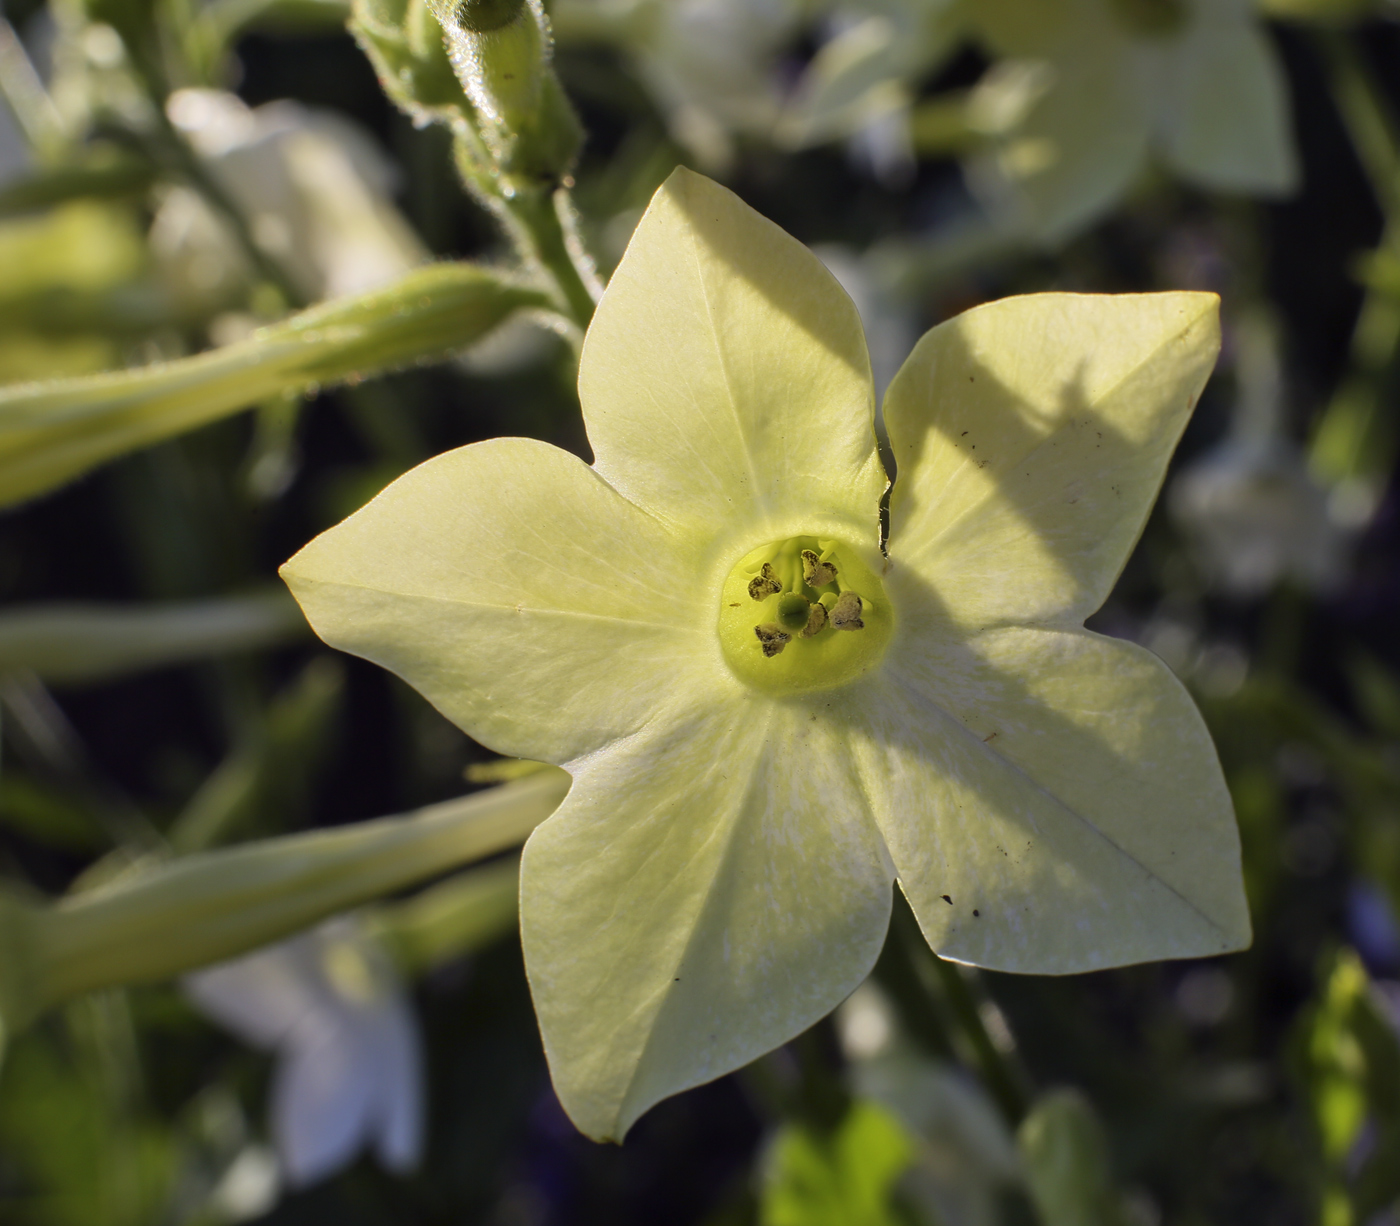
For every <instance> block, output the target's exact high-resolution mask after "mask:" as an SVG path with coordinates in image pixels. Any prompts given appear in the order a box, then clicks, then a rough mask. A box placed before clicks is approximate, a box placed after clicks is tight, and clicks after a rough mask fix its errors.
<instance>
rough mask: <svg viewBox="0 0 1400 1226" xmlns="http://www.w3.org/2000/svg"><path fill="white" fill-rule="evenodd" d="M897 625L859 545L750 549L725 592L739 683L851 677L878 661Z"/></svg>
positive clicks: (797, 542) (782, 544) (774, 685)
mask: <svg viewBox="0 0 1400 1226" xmlns="http://www.w3.org/2000/svg"><path fill="white" fill-rule="evenodd" d="M893 625H894V620H893V617H892V614H891V610H890V602H889V599H888V598H887V597H886V595H885V588H884V584H882V583H881V582H880V579H879V577H878V576H877V575H876V574H875V572H874V571H873V570H871V569H870V567H869V565H867V563H866V561H865V559H864V558H863V557H862V556H861V554H860V553H859V552H857V551H856V550H855V549H853V548H851V547H850V546H849V545H846V544H843V543H842V542H841V541H836V540H829V539H827V538H825V537H815V536H795V537H791V538H789V539H788V540H785V541H774V542H772V543H770V544H768V545H763V546H761V547H760V548H758V549H755V550H753V551H751V552H750V553H747V554H745V555H744V556H743V557H742V558H740V559H739V561H738V563H737V564H736V565H735V566H734V568H733V570H731V571H730V572H729V577H728V578H727V579H726V580H725V581H724V587H723V589H722V591H721V593H720V609H719V638H720V643H721V644H722V645H723V647H724V658H725V659H726V660H727V661H728V662H729V667H730V668H731V669H733V670H734V673H735V675H736V676H738V677H739V679H740V680H741V681H746V682H747V683H748V684H749V685H752V686H753V687H754V688H756V689H760V690H766V691H768V692H769V693H779V694H782V693H789V694H791V693H801V692H803V691H806V690H825V689H832V688H834V687H835V686H839V685H844V684H846V683H847V682H848V681H853V680H854V679H855V678H857V677H859V676H860V675H861V674H862V673H865V672H868V671H869V670H870V669H871V668H873V667H874V666H875V665H876V664H878V663H879V662H880V659H881V658H882V657H883V656H884V654H885V648H886V647H887V646H888V645H889V641H890V631H891V629H892V628H893Z"/></svg>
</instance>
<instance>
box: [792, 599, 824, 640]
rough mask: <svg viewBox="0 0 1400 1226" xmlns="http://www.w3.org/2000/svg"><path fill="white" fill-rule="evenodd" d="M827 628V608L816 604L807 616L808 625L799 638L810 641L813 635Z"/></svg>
mask: <svg viewBox="0 0 1400 1226" xmlns="http://www.w3.org/2000/svg"><path fill="white" fill-rule="evenodd" d="M825 628H826V606H825V605H823V604H814V605H813V606H812V607H811V610H810V612H808V614H807V624H806V626H804V627H803V628H802V632H801V633H800V634H799V635H798V638H804V639H809V638H811V637H812V635H814V634H817V633H818V632H819V631H821V630H823V629H825Z"/></svg>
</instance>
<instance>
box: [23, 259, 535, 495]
mask: <svg viewBox="0 0 1400 1226" xmlns="http://www.w3.org/2000/svg"><path fill="white" fill-rule="evenodd" d="M547 306H548V300H547V298H546V296H545V295H544V294H543V293H542V292H541V291H540V290H537V289H535V288H533V287H531V286H528V285H524V284H520V283H517V282H514V281H511V280H508V279H507V278H505V277H503V276H501V275H500V274H498V273H495V272H492V271H490V270H488V269H485V268H479V267H477V266H475V265H471V264H437V265H432V266H430V267H427V268H421V269H417V270H415V271H414V272H411V273H409V274H408V275H407V276H405V277H403V278H402V279H401V280H399V281H398V282H396V283H395V284H393V285H391V286H388V287H387V288H385V289H380V290H375V291H373V292H371V293H367V294H359V295H354V296H351V297H346V298H341V299H337V300H335V301H332V302H327V303H324V304H322V305H320V306H317V307H313V308H312V309H311V310H309V311H303V312H302V313H301V314H299V315H294V316H292V318H290V319H288V320H285V321H283V322H282V323H278V324H274V325H273V326H271V327H267V328H263V329H262V330H261V331H259V332H257V333H255V334H254V335H253V336H252V337H251V338H249V339H248V340H246V341H242V342H240V343H238V344H235V345H229V346H227V347H226V348H223V349H216V350H213V351H211V352H209V353H202V354H199V355H197V356H195V357H190V358H180V359H177V360H175V361H171V362H160V363H156V364H155V365H152V366H146V367H141V368H139V369H136V370H128V371H118V372H114V373H112V374H104V375H92V376H88V377H85V378H79V379H65V380H61V381H58V382H53V383H38V384H26V385H23V386H19V387H11V388H6V389H3V390H0V506H9V505H13V504H15V503H18V502H22V501H24V500H25V499H28V498H33V497H35V496H36V495H38V494H43V493H46V492H47V491H49V490H51V489H54V488H55V487H56V486H59V485H62V484H63V483H64V482H66V481H71V480H72V479H73V478H75V477H78V476H81V475H82V474H83V473H85V472H87V471H88V470H89V469H92V468H95V467H96V466H97V465H99V464H103V463H105V462H107V461H108V460H111V459H115V458H116V457H117V456H119V455H123V454H125V453H126V452H129V451H134V450H136V449H137V448H140V447H146V446H149V445H150V444H152V443H155V442H159V441H161V440H162V439H167V438H171V437H173V436H174V435H177V434H181V433H183V432H185V431H187V430H192V429H194V428H196V427H198V426H202V425H205V424H207V423H209V422H211V421H217V420H218V419H219V418H221V417H226V416H228V415H229V414H230V413H234V412H237V411H238V410H239V409H243V408H246V407H248V406H250V405H252V404H255V403H257V402H259V401H262V400H266V399H268V398H269V397H271V396H275V395H280V394H283V393H286V392H298V393H309V392H313V391H315V390H317V389H318V388H319V387H320V386H321V385H323V384H326V383H335V382H341V381H345V380H358V379H363V378H368V377H371V376H373V375H378V374H382V373H384V372H385V371H389V370H395V369H398V368H401V367H404V366H409V365H413V364H416V363H424V362H432V361H440V360H442V359H444V358H446V357H448V356H450V355H451V354H453V353H456V352H457V351H459V350H461V349H463V348H465V347H466V346H467V345H470V344H471V343H472V342H474V341H476V340H479V339H480V338H481V337H482V336H484V335H485V334H486V333H487V332H489V331H491V329H492V328H494V327H495V326H496V325H497V324H499V323H501V322H502V321H503V320H504V319H505V318H506V317H507V316H509V315H510V314H511V313H512V312H514V311H516V310H519V309H521V308H528V307H547Z"/></svg>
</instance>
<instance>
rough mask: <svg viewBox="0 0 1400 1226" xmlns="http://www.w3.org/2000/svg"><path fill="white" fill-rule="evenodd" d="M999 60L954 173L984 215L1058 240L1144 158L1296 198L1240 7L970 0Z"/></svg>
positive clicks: (1285, 146) (1273, 83) (1256, 36)
mask: <svg viewBox="0 0 1400 1226" xmlns="http://www.w3.org/2000/svg"><path fill="white" fill-rule="evenodd" d="M964 11H965V13H966V16H967V19H968V21H969V23H970V25H971V27H972V29H973V31H974V32H975V34H976V35H977V36H978V37H979V38H980V40H981V41H982V43H983V44H984V45H985V47H986V48H987V49H988V50H989V51H990V52H991V53H992V54H993V55H995V56H997V57H1000V58H999V62H997V63H996V64H994V65H993V67H992V68H991V69H990V70H989V71H988V73H987V74H986V76H985V77H984V78H983V80H982V81H981V82H980V83H979V85H978V86H977V88H976V89H975V90H974V93H973V97H972V99H971V102H970V104H969V119H970V121H971V124H972V126H973V128H974V129H976V130H978V131H980V132H981V133H982V134H983V135H984V136H985V137H987V138H988V139H989V141H990V148H989V149H988V150H987V151H986V152H985V153H983V154H981V155H979V156H976V157H974V158H972V159H970V160H969V161H968V162H967V163H966V164H965V165H966V169H967V171H968V175H969V180H970V183H971V185H972V186H973V188H974V189H975V190H976V191H977V192H978V194H979V195H981V196H982V198H983V199H984V201H986V202H987V203H988V204H989V206H990V207H991V208H992V209H993V211H994V213H997V214H999V215H1000V216H1001V217H1002V218H1004V219H1005V220H1006V221H1007V222H1008V223H1009V224H1011V225H1012V226H1013V227H1014V228H1015V229H1017V230H1019V231H1020V232H1021V233H1024V234H1026V235H1027V236H1029V237H1030V238H1032V239H1034V240H1036V241H1039V242H1042V243H1046V244H1051V245H1054V244H1058V243H1061V242H1063V241H1065V240H1066V239H1068V238H1071V237H1073V235H1074V234H1075V233H1077V232H1079V231H1081V230H1083V229H1084V228H1085V227H1086V226H1088V225H1090V224H1091V223H1093V222H1094V221H1096V220H1097V219H1098V218H1099V217H1101V216H1103V215H1104V214H1105V213H1106V212H1108V211H1109V210H1110V209H1112V208H1113V207H1114V206H1115V205H1116V204H1117V203H1118V201H1119V200H1121V199H1122V198H1123V196H1124V194H1125V193H1126V192H1127V191H1128V189H1129V188H1130V187H1131V186H1132V184H1133V182H1134V180H1135V179H1136V178H1137V177H1138V175H1139V174H1140V173H1141V171H1142V170H1143V168H1144V166H1145V165H1146V162H1147V159H1148V155H1149V153H1151V154H1152V155H1154V156H1155V157H1156V158H1158V159H1159V160H1160V161H1161V162H1162V163H1164V164H1165V165H1166V167H1167V168H1168V169H1169V170H1171V171H1172V172H1173V173H1175V174H1177V175H1179V176H1180V177H1181V178H1183V179H1185V180H1186V181H1187V182H1188V183H1192V184H1195V185H1196V186H1198V187H1203V188H1206V189H1208V190H1212V191H1222V192H1240V193H1246V194H1251V195H1279V194H1283V193H1286V192H1289V191H1291V190H1293V188H1294V186H1295V185H1296V182H1297V178H1298V167H1297V158H1296V154H1295V153H1294V149H1293V141H1292V135H1291V132H1290V130H1289V111H1288V95H1287V89H1286V86H1285V82H1284V77H1283V72H1282V69H1281V68H1280V66H1279V64H1278V62H1277V59H1276V57H1275V55H1274V51H1273V48H1272V46H1271V44H1270V42H1269V39H1268V35H1267V33H1266V31H1265V30H1264V29H1263V28H1262V26H1261V24H1260V22H1259V20H1258V17H1257V15H1256V14H1255V11H1254V6H1253V4H1252V2H1251V0H975V3H972V4H969V5H967V6H965V10H964Z"/></svg>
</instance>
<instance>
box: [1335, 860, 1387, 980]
mask: <svg viewBox="0 0 1400 1226" xmlns="http://www.w3.org/2000/svg"><path fill="white" fill-rule="evenodd" d="M1346 914H1347V932H1348V934H1349V935H1350V937H1351V943H1352V944H1353V945H1355V946H1356V952H1357V953H1359V954H1360V955H1361V960H1362V962H1364V963H1365V964H1366V969H1367V970H1368V971H1369V972H1370V973H1371V974H1372V975H1383V974H1386V973H1387V972H1388V973H1391V974H1394V973H1395V972H1396V971H1397V970H1400V921H1397V919H1396V918H1395V909H1394V908H1393V907H1392V906H1391V905H1390V899H1389V897H1387V895H1386V892H1385V891H1384V890H1382V889H1381V888H1380V887H1379V886H1377V885H1374V884H1372V883H1371V882H1369V881H1355V882H1353V883H1352V885H1351V888H1350V889H1348V890H1347V901H1346Z"/></svg>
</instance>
